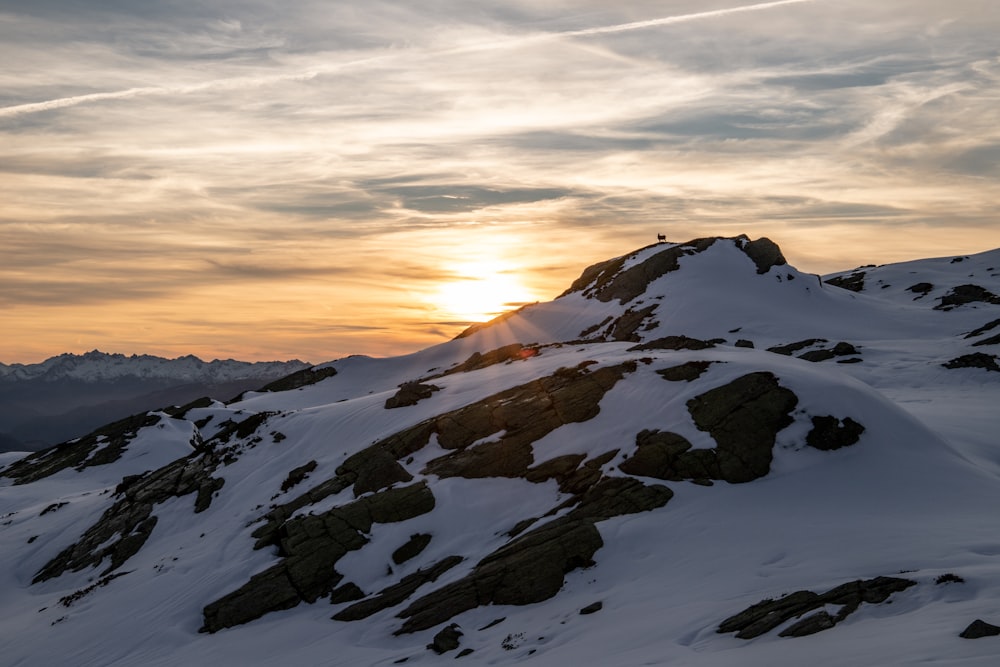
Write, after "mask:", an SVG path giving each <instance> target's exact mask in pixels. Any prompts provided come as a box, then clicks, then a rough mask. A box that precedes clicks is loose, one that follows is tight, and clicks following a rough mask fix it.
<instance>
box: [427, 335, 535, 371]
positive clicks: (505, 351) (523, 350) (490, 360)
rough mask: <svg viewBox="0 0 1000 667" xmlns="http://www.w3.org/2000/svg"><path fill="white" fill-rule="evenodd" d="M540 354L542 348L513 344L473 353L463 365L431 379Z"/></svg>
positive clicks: (458, 365)
mask: <svg viewBox="0 0 1000 667" xmlns="http://www.w3.org/2000/svg"><path fill="white" fill-rule="evenodd" d="M539 354H540V348H539V347H538V346H537V345H521V344H520V343H511V344H510V345H504V346H503V347H498V348H497V349H495V350H490V351H489V352H482V353H480V352H473V353H472V354H471V355H470V356H469V358H468V359H466V360H465V361H463V362H462V363H460V364H457V365H455V366H453V367H451V368H449V369H448V370H446V371H445V372H444V373H441V374H440V375H434V376H431V379H433V378H438V377H444V376H446V375H452V374H454V373H468V372H471V371H478V370H480V369H483V368H488V367H489V366H494V365H496V364H503V363H507V362H509V361H521V360H523V359H530V358H532V357H537V356H538V355H539Z"/></svg>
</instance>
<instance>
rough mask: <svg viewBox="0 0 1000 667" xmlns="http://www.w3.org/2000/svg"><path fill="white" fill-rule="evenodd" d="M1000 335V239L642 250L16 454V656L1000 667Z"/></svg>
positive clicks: (7, 545) (6, 621)
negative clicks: (460, 322)
mask: <svg viewBox="0 0 1000 667" xmlns="http://www.w3.org/2000/svg"><path fill="white" fill-rule="evenodd" d="M998 353H1000V250H991V251H988V252H984V253H980V254H976V255H969V256H957V257H956V256H952V257H943V258H936V259H926V260H918V261H913V262H907V263H902V264H891V265H886V266H881V267H874V266H870V267H861V268H859V269H856V270H854V271H847V272H843V273H840V274H836V275H832V276H827V277H825V279H824V278H821V277H819V276H816V275H811V274H808V273H804V272H801V271H798V270H797V269H795V268H794V267H793V266H790V265H789V264H788V263H787V262H786V260H785V258H784V256H783V254H782V252H781V250H780V248H779V247H778V246H777V245H776V244H775V243H772V242H771V241H769V240H767V239H757V240H751V239H749V238H747V237H744V236H740V237H736V238H721V237H713V238H702V239H695V240H692V241H688V242H683V243H661V244H657V245H653V246H649V247H646V248H640V249H638V250H636V251H634V252H630V253H628V254H627V255H623V256H621V257H616V258H612V259H609V260H607V261H604V262H601V263H599V264H595V265H594V266H591V267H589V268H587V269H585V270H584V271H583V273H582V275H581V276H580V278H579V279H578V280H577V281H575V282H574V283H573V284H572V285H571V286H570V287H569V289H568V290H567V291H566V292H565V293H564V294H563V295H562V296H560V297H559V298H557V299H555V300H553V301H551V302H547V303H539V304H535V305H531V306H526V307H524V308H522V309H520V310H518V311H516V312H513V313H509V314H506V315H504V316H501V317H499V318H497V319H495V320H493V321H491V322H489V323H486V324H483V325H478V326H475V327H472V328H470V329H469V330H467V331H466V332H464V333H463V334H462V335H461V336H459V337H458V338H456V339H455V340H452V341H449V342H447V343H444V344H441V345H437V346H434V347H430V348H428V349H425V350H422V351H419V352H416V353H414V354H409V355H405V356H400V357H393V358H382V359H376V358H369V357H360V356H355V357H347V358H344V359H339V360H336V361H331V362H327V363H324V364H321V365H319V366H314V367H309V368H304V369H302V370H298V371H296V372H295V373H293V374H291V375H289V376H287V377H285V378H283V379H281V380H279V381H277V382H273V383H270V384H268V385H267V386H265V387H261V388H260V389H259V390H256V391H250V392H247V393H245V394H242V395H241V396H239V397H238V398H236V399H234V400H231V401H229V402H228V403H225V402H222V401H218V400H212V399H210V398H202V399H199V400H195V401H192V402H190V403H188V404H185V405H179V404H177V403H174V404H166V405H161V406H159V407H160V408H161V409H158V410H155V411H151V412H139V413H138V414H136V415H134V416H132V417H129V418H126V419H122V420H119V421H117V422H115V423H112V424H108V425H105V426H101V427H99V428H98V429H96V430H94V432H93V433H91V434H89V435H87V436H86V437H84V438H81V439H79V440H75V441H73V442H68V443H63V444H60V445H58V446H56V447H52V448H49V449H46V450H44V451H41V452H38V453H36V454H33V455H30V456H27V457H21V456H17V455H13V454H7V455H0V591H2V592H3V594H2V595H0V655H2V656H3V661H4V662H5V663H9V664H12V665H27V664H39V665H54V664H67V662H70V663H72V664H73V665H76V666H79V667H86V666H97V665H102V666H103V665H134V664H143V665H157V666H159V667H164V666H173V665H178V666H179V665H193V664H194V665H204V664H241V665H274V666H279V665H280V666H284V665H344V666H347V665H352V666H353V665H394V664H402V663H407V664H423V665H428V664H433V665H436V664H452V663H453V658H457V657H460V658H462V660H461V661H460V662H458V663H455V664H461V665H522V664H524V665H531V666H552V667H555V666H559V667H562V666H564V665H613V666H616V667H633V666H639V665H687V666H690V667H699V666H705V667H745V666H747V665H803V664H805V665H809V666H810V667H842V666H843V665H918V664H919V665H941V666H943V665H963V666H973V665H974V666H981V667H986V666H990V667H992V666H993V665H996V664H997V655H998V654H1000V643H998V642H1000V535H998V529H997V508H998V507H1000V441H998V439H997V438H998V436H997V434H998V433H1000V412H998V410H997V406H1000V363H998V361H1000V356H998ZM76 381H80V382H82V380H76ZM81 386H82V385H81ZM442 660H443V661H444V662H442Z"/></svg>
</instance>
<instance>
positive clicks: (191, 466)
mask: <svg viewBox="0 0 1000 667" xmlns="http://www.w3.org/2000/svg"><path fill="white" fill-rule="evenodd" d="M219 464H220V461H219V459H218V457H217V456H216V455H214V454H213V453H212V452H197V453H193V454H191V455H189V456H186V457H184V458H182V459H178V460H176V461H174V462H172V463H170V464H168V465H166V466H164V467H162V468H160V469H159V470H156V471H153V472H151V473H149V474H147V475H144V476H142V477H139V478H132V480H130V482H129V483H128V484H125V485H119V488H120V489H121V492H120V493H121V494H122V496H123V497H121V498H119V499H118V500H117V501H116V502H115V503H114V504H113V505H112V506H111V507H109V508H108V509H107V510H106V511H105V512H104V514H102V515H101V517H100V519H98V520H97V522H96V523H95V524H94V525H93V526H91V527H90V528H88V529H87V530H86V531H85V532H84V534H83V535H82V536H81V537H80V539H79V540H78V541H77V542H76V543H75V544H72V545H70V546H69V547H67V548H65V549H64V550H63V551H62V552H60V553H59V554H58V555H57V556H56V557H55V558H53V559H52V560H50V561H49V562H48V563H47V564H46V565H45V566H44V567H42V569H40V570H39V571H38V573H37V574H35V577H34V579H33V580H32V583H38V582H41V581H47V580H48V579H53V578H55V577H58V576H60V575H62V574H63V573H64V572H66V571H67V570H70V571H74V572H76V571H79V570H82V569H84V568H85V567H96V566H98V565H100V564H101V562H102V561H104V559H105V558H107V559H108V561H109V565H108V566H107V568H106V569H105V570H104V571H103V572H102V573H101V574H102V576H103V575H107V574H108V573H110V572H112V571H114V570H116V569H117V568H119V567H121V565H122V564H124V563H125V562H126V561H127V560H128V559H129V558H131V557H132V556H133V555H135V554H136V553H137V552H138V551H139V549H141V548H142V546H143V545H144V544H145V542H146V540H147V539H148V538H149V536H150V534H151V533H152V531H153V527H154V526H155V525H156V517H155V516H153V507H154V506H155V505H157V504H159V503H162V502H164V501H166V500H168V499H170V498H179V497H182V496H185V495H188V494H190V493H197V500H196V502H195V508H194V509H195V512H201V511H204V510H205V509H207V508H208V506H209V504H210V503H211V500H212V495H213V494H214V492H215V491H217V490H218V489H219V488H221V486H222V484H223V483H224V480H222V479H216V478H213V477H212V476H211V475H212V472H213V471H214V470H215V469H216V467H218V465H219ZM123 486H124V488H123Z"/></svg>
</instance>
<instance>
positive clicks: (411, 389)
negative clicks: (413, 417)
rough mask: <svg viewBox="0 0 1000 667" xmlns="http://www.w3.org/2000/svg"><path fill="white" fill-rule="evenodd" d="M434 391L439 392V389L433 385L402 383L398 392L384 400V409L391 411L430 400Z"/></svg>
mask: <svg viewBox="0 0 1000 667" xmlns="http://www.w3.org/2000/svg"><path fill="white" fill-rule="evenodd" d="M435 391H441V387H438V386H436V385H433V384H421V383H420V382H404V383H403V384H401V385H399V391H397V392H396V393H395V394H394V395H393V396H390V397H389V398H387V399H386V401H385V409H386V410H391V409H393V408H402V407H406V406H409V405H416V404H417V403H418V402H420V401H422V400H423V399H425V398H430V397H431V394H433V393H434V392H435Z"/></svg>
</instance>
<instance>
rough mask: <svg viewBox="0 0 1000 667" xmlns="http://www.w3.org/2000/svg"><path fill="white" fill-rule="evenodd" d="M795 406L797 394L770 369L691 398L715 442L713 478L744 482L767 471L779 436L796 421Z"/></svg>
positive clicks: (694, 410) (699, 419)
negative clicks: (792, 414) (715, 471)
mask: <svg viewBox="0 0 1000 667" xmlns="http://www.w3.org/2000/svg"><path fill="white" fill-rule="evenodd" d="M797 404H798V397H797V396H796V395H795V394H794V393H792V392H791V391H790V390H788V389H785V388H784V387H782V386H781V385H780V384H778V379H777V378H776V377H775V376H774V375H773V374H771V373H767V372H758V373H750V374H748V375H744V376H742V377H739V378H737V379H735V380H733V381H732V382H730V383H728V384H726V385H723V386H721V387H717V388H715V389H712V390H711V391H708V392H705V393H704V394H701V395H700V396H696V397H695V398H692V399H691V400H689V401H688V402H687V407H688V411H689V412H690V413H691V417H692V418H693V419H694V422H695V425H696V426H697V427H698V428H699V429H700V430H702V431H707V432H708V433H709V434H710V435H711V436H712V438H713V439H714V440H715V442H716V447H715V449H714V450H711V451H713V452H714V455H715V460H716V461H717V462H718V473H717V477H713V478H716V479H723V480H725V481H727V482H730V483H740V482H749V481H751V480H754V479H757V478H759V477H763V476H764V475H766V474H767V473H768V472H769V471H770V468H771V458H772V454H771V450H772V449H773V447H774V442H775V438H776V437H777V434H778V432H779V431H780V430H781V429H783V428H785V427H786V426H788V425H789V424H791V423H792V416H791V413H792V410H794V409H795V406H796V405H797ZM695 451H707V450H695ZM692 453H693V452H692ZM699 456H700V457H706V458H707V455H699Z"/></svg>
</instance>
